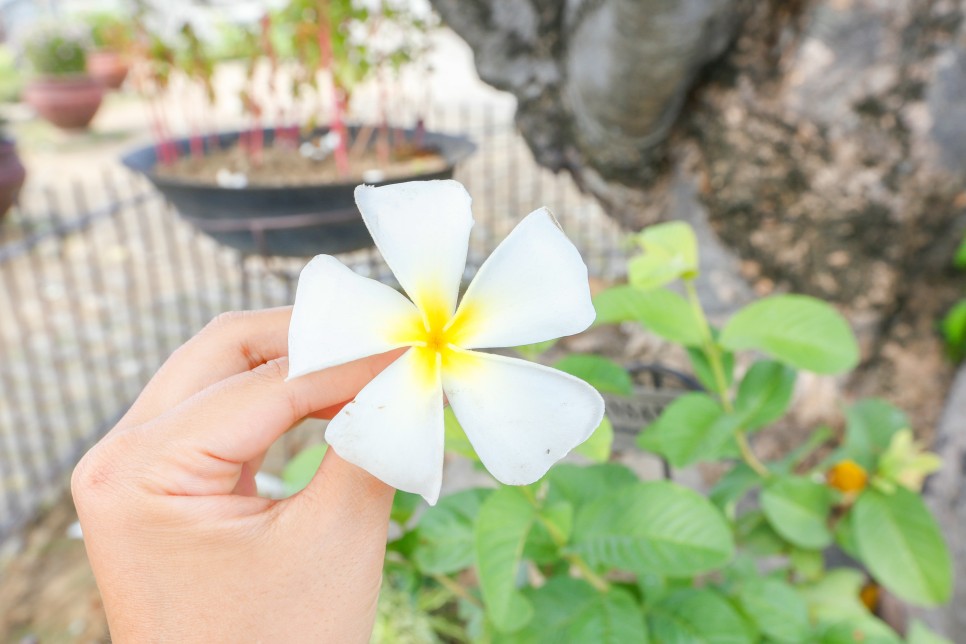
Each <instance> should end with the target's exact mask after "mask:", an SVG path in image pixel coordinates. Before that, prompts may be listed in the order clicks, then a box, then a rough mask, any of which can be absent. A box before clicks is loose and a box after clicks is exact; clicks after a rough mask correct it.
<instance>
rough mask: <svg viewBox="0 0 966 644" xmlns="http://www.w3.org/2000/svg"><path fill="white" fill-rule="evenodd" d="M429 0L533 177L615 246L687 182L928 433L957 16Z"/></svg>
mask: <svg viewBox="0 0 966 644" xmlns="http://www.w3.org/2000/svg"><path fill="white" fill-rule="evenodd" d="M432 2H433V4H434V5H435V6H436V8H437V9H438V10H439V12H440V14H441V15H442V16H443V19H444V21H446V22H447V23H448V24H449V25H450V26H451V27H452V28H453V29H454V30H455V31H456V32H458V33H459V34H460V35H461V36H462V37H463V38H464V39H465V40H466V41H467V42H468V43H469V45H470V46H471V47H472V48H473V50H474V52H475V54H476V62H477V68H478V70H479V73H480V76H481V77H482V78H483V80H484V81H486V82H488V83H491V84H492V85H494V86H496V87H498V88H500V89H504V90H507V91H510V92H512V93H513V94H514V95H515V96H516V97H517V99H518V113H517V124H518V126H519V128H520V130H521V131H522V133H523V135H524V137H525V138H526V139H527V141H528V143H529V145H530V147H531V148H532V150H533V152H534V154H535V156H536V158H537V160H538V161H539V162H540V163H542V164H544V165H546V166H548V167H550V168H553V169H558V170H566V171H568V172H569V173H571V174H572V175H573V177H574V178H575V180H576V181H577V183H578V184H579V185H580V186H581V187H582V188H583V189H584V190H586V191H588V192H591V193H592V194H594V195H595V196H596V197H598V198H599V199H600V200H601V202H602V203H603V204H604V206H605V207H606V208H607V210H608V212H609V213H610V214H611V216H613V217H614V218H616V219H618V220H619V221H620V222H622V223H623V224H625V225H626V226H627V227H628V228H630V229H637V228H640V227H642V226H644V225H646V224H649V223H653V222H654V221H657V220H658V219H661V218H666V217H669V216H680V207H681V206H680V203H677V202H676V197H675V194H676V193H681V192H682V186H684V189H683V192H687V189H688V188H687V187H688V186H691V187H692V188H693V192H694V194H696V195H697V200H696V201H692V203H693V204H695V210H706V211H707V213H708V217H709V218H710V221H711V226H712V227H713V229H714V230H715V231H716V232H717V233H718V236H719V237H720V238H721V240H722V241H723V242H724V243H725V244H726V245H727V246H728V247H730V248H731V249H732V250H733V251H734V252H736V253H737V254H738V255H739V258H740V260H741V267H742V269H741V272H742V273H743V274H744V276H745V277H746V278H748V279H749V280H750V281H752V282H753V283H754V286H755V289H756V290H757V291H758V293H759V294H762V295H764V294H767V293H769V292H772V291H774V290H792V291H798V292H804V293H810V294H813V295H816V296H819V297H823V298H826V299H829V300H832V301H834V302H836V303H838V304H839V306H840V308H841V309H843V310H844V311H845V312H846V313H847V314H848V315H849V316H850V318H851V320H852V322H853V325H854V326H855V327H856V328H857V330H858V331H859V333H860V339H861V340H862V343H863V349H864V355H865V356H866V358H867V360H866V362H865V364H864V365H863V367H861V368H860V370H859V372H858V373H857V375H856V376H855V377H854V378H853V379H852V381H851V383H850V388H851V393H853V394H863V395H868V394H875V395H884V396H886V397H888V398H891V399H892V400H893V401H894V402H896V403H897V404H899V405H900V406H902V407H904V408H905V409H906V410H907V411H909V412H910V415H911V416H912V417H913V418H914V419H915V420H916V421H917V425H918V427H917V429H918V430H919V431H920V432H921V435H922V436H924V437H925V438H927V439H928V438H929V437H930V436H931V427H932V425H933V424H934V423H935V421H936V420H937V417H938V414H939V412H940V410H941V408H942V400H943V397H944V394H945V392H946V390H947V388H948V383H949V378H950V375H951V367H950V365H949V363H948V362H947V361H945V359H944V356H943V350H942V345H941V341H940V339H939V337H938V335H937V333H936V331H935V328H936V323H937V320H938V319H939V317H940V316H941V315H942V314H943V313H944V311H945V310H946V309H947V308H948V307H949V306H950V305H951V304H952V302H954V301H955V300H956V299H958V298H960V297H962V296H963V283H964V278H963V275H962V274H961V273H958V274H957V273H956V272H954V271H952V270H951V269H950V263H951V259H952V256H953V252H954V249H955V247H956V245H957V244H958V243H959V241H960V240H961V239H962V238H963V233H964V229H966V20H964V17H966V0H759V1H757V2H753V1H750V0H749V1H748V2H745V1H743V0H650V1H648V0H568V1H567V2H558V1H556V0H432ZM729 45H730V46H729ZM699 202H700V203H699ZM947 617H948V618H949V619H950V620H952V619H954V618H955V616H954V615H953V616H947ZM944 619H945V618H944ZM949 623H952V622H951V621H950V622H949Z"/></svg>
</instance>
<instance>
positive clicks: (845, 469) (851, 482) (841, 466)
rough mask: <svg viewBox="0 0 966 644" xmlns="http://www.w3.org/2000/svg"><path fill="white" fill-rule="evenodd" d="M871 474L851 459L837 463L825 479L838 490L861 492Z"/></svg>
mask: <svg viewBox="0 0 966 644" xmlns="http://www.w3.org/2000/svg"><path fill="white" fill-rule="evenodd" d="M868 480H869V475H868V473H867V472H866V471H865V469H864V468H863V467H862V466H861V465H859V464H858V463H856V462H855V461H853V460H851V459H846V460H844V461H840V462H838V463H836V464H835V465H834V466H833V467H832V468H831V469H830V470H829V471H828V473H827V474H826V475H825V481H826V483H828V484H829V485H830V486H831V487H834V488H835V489H836V490H839V491H841V492H845V493H846V494H847V493H849V492H861V491H862V490H864V489H865V485H866V483H868Z"/></svg>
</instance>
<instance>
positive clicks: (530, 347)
mask: <svg viewBox="0 0 966 644" xmlns="http://www.w3.org/2000/svg"><path fill="white" fill-rule="evenodd" d="M555 344H557V340H556V339H554V340H544V341H543V342H534V343H533V344H522V345H520V346H518V347H513V350H514V351H516V352H517V353H519V354H520V355H521V356H523V357H524V358H525V359H527V360H536V359H537V358H539V357H540V356H541V355H543V354H544V353H546V352H547V351H549V350H550V348H551V347H552V346H553V345H555Z"/></svg>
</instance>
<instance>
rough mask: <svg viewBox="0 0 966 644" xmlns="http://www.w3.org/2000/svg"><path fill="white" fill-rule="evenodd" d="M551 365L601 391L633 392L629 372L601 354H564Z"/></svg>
mask: <svg viewBox="0 0 966 644" xmlns="http://www.w3.org/2000/svg"><path fill="white" fill-rule="evenodd" d="M553 366H554V368H555V369H559V370H560V371H563V372H564V373H569V374H570V375H571V376H575V377H577V378H580V379H581V380H583V381H584V382H586V383H587V384H589V385H590V386H592V387H594V388H595V389H596V390H597V391H600V392H601V393H605V394H618V395H621V396H630V395H631V394H632V393H634V383H633V381H632V380H631V376H630V374H629V373H627V371H626V370H625V369H624V367H622V366H620V365H619V364H617V363H616V362H614V361H613V360H608V359H607V358H604V357H603V356H596V355H593V354H589V353H585V354H578V353H574V354H571V355H569V356H564V357H563V358H561V359H560V360H558V361H557V362H556V364H554V365H553Z"/></svg>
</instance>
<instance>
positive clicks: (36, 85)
mask: <svg viewBox="0 0 966 644" xmlns="http://www.w3.org/2000/svg"><path fill="white" fill-rule="evenodd" d="M103 98H104V88H103V87H102V86H101V85H100V83H98V82H97V81H95V80H94V79H93V78H92V77H90V76H87V75H82V76H62V77H58V76H48V77H45V78H38V79H35V80H33V81H31V82H30V83H28V84H27V87H26V88H24V100H25V101H26V102H27V104H28V105H30V106H31V107H32V108H34V109H35V110H36V111H37V113H38V114H40V115H41V116H42V117H44V118H45V119H47V120H48V121H50V122H51V123H53V124H54V125H56V126H57V127H62V128H64V129H76V128H85V127H87V126H88V125H89V124H90V122H91V121H92V120H93V119H94V115H95V114H97V109H98V108H99V107H100V106H101V100H102V99H103Z"/></svg>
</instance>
